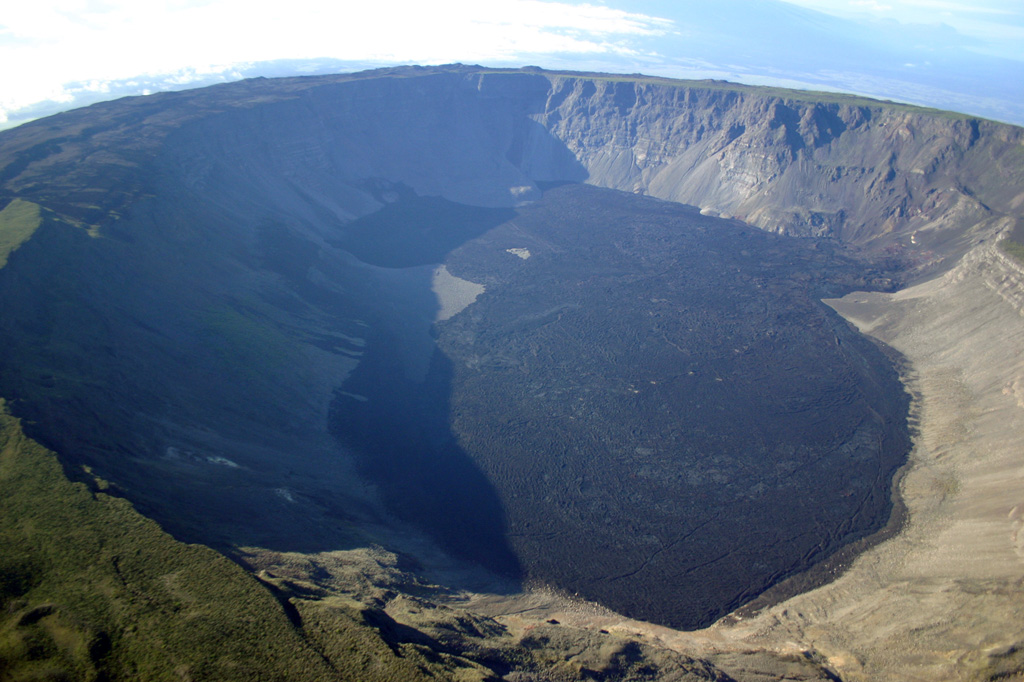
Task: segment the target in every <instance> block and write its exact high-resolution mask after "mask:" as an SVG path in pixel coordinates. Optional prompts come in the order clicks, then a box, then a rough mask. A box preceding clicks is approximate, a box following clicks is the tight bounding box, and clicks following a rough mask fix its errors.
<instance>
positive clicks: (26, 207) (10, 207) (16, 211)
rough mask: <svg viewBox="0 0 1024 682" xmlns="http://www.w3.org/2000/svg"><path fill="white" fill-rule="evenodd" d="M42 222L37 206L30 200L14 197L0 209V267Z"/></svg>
mask: <svg viewBox="0 0 1024 682" xmlns="http://www.w3.org/2000/svg"><path fill="white" fill-rule="evenodd" d="M40 224H42V217H41V216H40V213H39V206H38V205H37V204H33V203H32V202H31V201H25V200H23V199H15V200H14V201H12V202H11V203H9V204H7V206H6V207H5V208H4V210H2V211H0V268H2V267H3V266H5V265H7V257H8V256H9V255H11V252H12V251H14V250H15V249H17V248H18V247H19V246H21V244H22V243H24V241H25V240H26V239H28V238H29V237H31V236H32V233H33V232H35V231H36V228H37V227H39V225H40Z"/></svg>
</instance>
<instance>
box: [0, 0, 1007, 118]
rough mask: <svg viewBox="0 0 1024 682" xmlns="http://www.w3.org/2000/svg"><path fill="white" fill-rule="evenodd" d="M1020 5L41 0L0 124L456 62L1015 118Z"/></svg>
mask: <svg viewBox="0 0 1024 682" xmlns="http://www.w3.org/2000/svg"><path fill="white" fill-rule="evenodd" d="M1019 5H1020V3H1019V2H1014V1H1013V0H984V1H983V2H979V3H975V4H974V5H966V4H962V3H959V2H954V1H952V0H889V1H888V2H885V3H882V2H878V1H877V0H847V1H845V2H844V1H843V0H789V1H788V2H783V1H782V0H721V2H718V3H716V4H714V5H707V4H705V3H701V2H671V1H669V0H636V1H633V2H629V3H626V2H624V1H623V0H608V1H607V2H600V3H596V4H590V3H585V2H579V1H578V0H563V1H561V2H556V1H552V0H498V1H496V2H495V3H492V4H488V5H486V6H477V5H472V6H471V5H466V4H464V3H461V2H457V1H456V0H442V1H440V2H437V3H434V4H432V5H430V6H429V7H426V6H422V5H416V4H409V3H407V2H397V1H388V0H382V1H381V2H378V3H375V4H374V6H373V7H360V8H355V9H344V8H338V7H334V6H332V5H328V4H323V3H321V2H320V1H319V0H295V2H294V3H292V4H291V5H290V6H289V8H288V9H287V11H286V10H285V8H281V7H275V8H272V9H269V10H266V11H263V12H252V11H250V10H249V9H248V8H246V7H245V6H244V5H243V4H242V3H241V2H240V0H195V1H194V2H190V3H186V4H173V3H172V4H171V5H157V6H155V7H140V6H138V5H136V4H131V3H128V2H127V1H126V0H111V2H109V3H106V4H104V5H103V7H102V8H97V7H95V6H93V5H86V6H85V7H84V8H79V7H70V6H66V3H64V2H61V1H60V0H52V1H50V2H42V3H38V4H35V5H33V6H31V7H16V8H13V9H12V10H11V11H8V12H5V15H6V16H5V17H4V19H3V20H2V21H3V23H2V24H0V58H2V59H3V60H4V62H5V63H7V64H18V65H19V67H20V68H18V69H8V70H7V71H6V72H5V73H3V74H0V128H2V127H11V126H14V125H17V124H20V123H24V122H27V121H29V120H33V119H35V118H41V117H43V116H47V115H50V114H53V113H57V112H59V111H64V110H67V109H72V108H77V107H79V106H84V105H87V104H91V103H94V102H97V101H103V100H108V99H115V98H118V97H123V96H128V95H144V94H148V93H151V92H157V91H166V90H180V89H184V88H189V87H201V86H204V85H211V84H215V83H222V82H229V81H234V80H240V79H243V78H250V77H257V76H267V77H273V76H298V75H312V74H323V73H337V72H351V71H361V70H364V69H367V68H378V67H385V66H399V65H407V64H422V65H427V66H431V65H440V64H446V63H455V62H460V63H466V64H480V65H482V66H488V67H497V68H518V67H521V66H526V65H537V66H540V67H542V68H545V69H549V70H556V71H557V70H572V71H597V72H603V73H615V74H624V75H628V74H633V73H641V74H643V75H645V76H652V77H666V78H678V79H695V80H701V79H706V78H711V79H715V80H726V81H730V82H735V83H738V84H741V85H767V86H774V87H786V88H791V89H795V90H811V91H824V92H844V93H848V94H852V95H858V96H864V97H870V98H874V99H882V100H891V101H895V102H899V103H906V104H915V105H919V106H925V107H930V108H936V109H942V110H949V111H954V112H958V113H963V114H967V115H972V116H979V117H983V118H989V119H994V120H997V121H1003V122H1007V123H1012V124H1017V125H1024V6H1019ZM309 17H317V19H318V20H317V21H315V22H310V21H309ZM224 26H231V27H232V28H231V31H230V32H226V31H224V30H222V27H224ZM97 46H103V49H97Z"/></svg>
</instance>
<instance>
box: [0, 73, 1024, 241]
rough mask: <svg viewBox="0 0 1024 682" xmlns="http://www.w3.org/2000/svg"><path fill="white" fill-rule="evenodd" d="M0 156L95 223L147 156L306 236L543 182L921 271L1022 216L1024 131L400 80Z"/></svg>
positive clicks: (910, 113) (309, 91)
mask: <svg viewBox="0 0 1024 682" xmlns="http://www.w3.org/2000/svg"><path fill="white" fill-rule="evenodd" d="M143 124H144V125H145V130H146V132H145V134H142V135H140V134H139V131H140V126H142V125H143ZM3 139H4V145H3V147H4V152H3V154H4V158H3V160H2V161H3V163H4V168H3V171H2V175H0V177H2V179H3V180H4V196H12V195H13V194H18V195H21V196H26V198H28V197H30V196H36V197H37V198H39V199H42V200H43V201H42V202H41V203H43V204H44V205H48V206H51V207H52V208H57V206H55V204H56V205H60V206H63V207H64V208H65V209H66V210H67V211H68V212H70V213H73V214H78V215H79V216H81V217H84V218H85V219H87V220H90V219H97V218H99V217H100V216H101V215H103V212H102V211H103V210H114V211H116V210H119V207H120V208H123V207H124V205H125V204H126V203H130V201H132V200H133V197H136V198H137V197H138V196H140V195H142V194H144V193H145V192H146V188H145V184H146V182H145V180H146V176H145V174H144V173H141V174H140V173H139V172H138V171H139V170H140V169H142V168H145V167H147V166H149V167H151V166H152V163H153V162H154V159H160V161H159V163H160V164H170V165H171V167H172V168H173V169H174V172H175V173H180V174H181V177H182V178H184V179H185V180H186V182H187V183H188V185H189V187H190V188H191V189H192V190H194V191H196V192H200V193H202V192H203V191H205V190H206V189H208V190H209V191H210V192H214V193H216V194H217V195H218V196H221V195H225V194H226V199H221V200H228V201H230V200H231V196H232V195H233V194H237V192H238V191H239V189H238V188H239V187H245V188H247V189H249V190H253V192H252V193H251V195H257V196H260V197H262V202H263V203H264V204H267V205H270V204H275V203H277V204H279V203H281V202H285V203H289V204H291V205H292V208H294V209H296V210H297V211H298V213H297V215H298V217H299V218H304V219H306V221H307V222H316V221H321V220H322V218H324V217H325V216H329V217H331V218H333V219H336V220H337V222H339V223H343V222H345V221H348V220H351V219H352V218H353V217H355V216H357V215H360V214H363V213H366V212H370V211H372V210H375V209H376V208H379V207H380V206H381V205H382V202H381V201H380V197H379V196H377V197H374V194H373V191H371V190H369V189H368V187H367V184H366V183H367V181H368V180H385V181H388V182H391V183H403V184H406V185H408V186H410V187H411V188H413V189H414V190H415V191H416V192H417V193H418V194H421V195H440V196H443V197H445V198H447V199H450V200H453V201H459V202H463V203H469V204H474V205H487V206H502V205H504V206H511V205H515V204H516V203H519V202H521V201H524V200H530V199H533V198H536V197H537V190H536V186H535V182H537V181H575V182H580V181H582V182H588V183H591V184H596V185H600V186H603V187H610V188H614V189H620V190H625V191H635V192H643V193H647V194H650V195H652V196H656V197H659V198H663V199H668V200H671V201H679V202H683V203H688V204H692V205H695V206H699V207H700V208H702V209H704V210H706V211H707V212H709V213H712V214H721V215H728V216H734V217H736V218H739V219H741V220H744V221H745V222H748V223H750V224H752V225H755V226H757V227H760V228H763V229H766V230H770V231H773V232H780V233H784V234H790V235H796V236H818V237H821V236H827V237H835V238H839V239H842V240H844V241H848V242H854V243H858V244H868V243H875V244H878V245H885V246H893V247H898V248H905V249H906V250H907V251H908V253H911V254H914V255H915V256H916V257H917V258H918V259H920V260H930V259H935V258H937V257H939V256H941V255H943V254H947V253H952V252H961V251H962V250H963V249H964V248H965V247H966V246H967V245H968V244H969V243H972V240H976V239H978V238H979V237H977V235H975V236H974V237H970V236H967V233H968V232H971V231H972V230H973V229H974V228H977V227H979V226H984V225H987V224H989V223H990V222H991V221H992V220H994V219H998V218H1000V217H1003V216H1007V215H1009V216H1013V217H1014V220H1016V219H1017V217H1018V216H1019V215H1020V212H1021V211H1022V210H1024V192H1022V191H1021V189H1020V187H1021V185H1022V183H1024V170H1022V169H1024V131H1022V130H1021V129H1019V128H1016V127H1013V126H1008V125H1004V124H998V123H993V122H989V121H983V120H977V119H970V118H967V117H961V116H957V115H954V114H946V113H943V112H933V111H929V110H923V109H916V108H912V107H905V106H899V105H889V104H883V103H879V102H873V101H870V100H862V99H857V98H852V97H844V96H836V95H828V94H825V93H822V94H821V96H820V97H818V98H817V101H816V100H815V96H813V95H806V94H800V93H795V92H791V91H776V90H770V89H756V88H748V87H743V86H732V85H729V84H723V83H714V82H707V83H704V82H700V83H695V82H678V81H667V80H658V79H640V80H629V79H624V78H613V77H607V76H601V75H596V76H584V75H557V74H549V73H543V72H540V73H538V72H493V71H487V70H481V69H479V68H474V67H449V68H440V69H423V68H419V67H414V68H408V69H389V70H382V71H381V72H370V73H367V74H357V75H354V76H330V77H316V78H308V79H302V78H300V79H282V80H279V81H260V80H255V81H245V82H242V83H237V84H231V85H226V86H219V87H217V88H210V89H205V90H201V91H196V92H185V93H173V94H171V93H169V94H165V95H160V96H156V97H151V98H134V99H130V100H124V101H122V102H120V103H117V105H116V106H115V104H114V103H107V104H104V105H97V106H96V107H90V108H89V109H86V110H82V111H75V112H69V113H67V114H62V115H60V116H57V117H54V118H52V119H47V120H46V122H45V123H44V122H36V123H33V124H29V125H28V126H22V127H21V128H19V129H17V130H14V131H10V132H8V133H6V134H5V135H4V138H3ZM83 159H84V161H83ZM41 174H46V175H47V178H48V180H47V182H46V184H45V186H40V185H39V184H38V182H37V180H38V178H39V177H40V176H41ZM54 177H58V178H59V180H58V181H57V182H54V181H53V178H54ZM83 186H85V187H89V188H90V190H91V191H92V194H91V195H89V196H85V195H83V191H84V190H83ZM99 191H102V192H103V195H102V196H101V197H100V200H99V201H97V199H96V197H97V194H96V192H99ZM251 195H250V198H248V199H246V200H245V201H246V203H247V204H248V205H250V206H251V205H253V200H252V198H251Z"/></svg>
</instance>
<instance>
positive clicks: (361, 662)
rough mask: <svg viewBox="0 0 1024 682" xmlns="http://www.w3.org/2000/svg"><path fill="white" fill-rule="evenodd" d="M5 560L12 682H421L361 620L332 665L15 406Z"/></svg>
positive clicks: (334, 630) (240, 577)
mask: <svg viewBox="0 0 1024 682" xmlns="http://www.w3.org/2000/svg"><path fill="white" fill-rule="evenodd" d="M97 487H98V488H99V489H102V487H103V484H102V482H98V483H97ZM0 550H2V551H0V680H29V679H33V680H35V679H53V680H57V679H76V680H94V679H113V680H118V679H147V680H159V679H196V680H201V679H208V680H254V679H259V680H274V679H282V680H283V679H302V680H328V679H353V680H355V679H358V680H373V679H379V680H388V679H395V680H398V679H401V680H409V679H415V678H417V677H419V672H418V666H417V665H416V661H414V660H409V659H408V658H407V659H398V658H395V657H394V656H393V655H392V654H391V651H390V650H389V649H388V647H387V645H386V644H385V643H384V642H383V641H382V640H381V639H380V638H379V637H378V636H377V633H376V631H375V630H373V629H370V628H367V627H366V626H364V625H361V624H360V623H359V620H360V617H359V614H358V612H355V611H351V612H349V611H337V612H334V613H332V614H331V617H330V620H331V625H330V629H331V636H328V637H327V639H328V640H332V641H330V647H327V648H326V650H325V652H324V653H325V654H326V659H327V660H325V657H324V656H321V655H320V654H319V653H318V652H316V651H314V649H313V647H312V646H310V643H309V642H308V641H307V640H306V639H304V637H303V635H302V633H301V632H300V631H299V630H297V629H295V628H294V627H293V626H292V624H291V623H290V622H289V620H288V617H287V616H286V614H285V613H284V610H283V609H282V607H281V605H280V604H279V603H278V602H277V601H276V600H275V599H274V597H273V596H271V594H270V593H269V592H268V591H267V590H265V589H264V588H263V587H261V586H260V585H259V584H258V583H257V582H255V581H254V580H253V578H252V577H251V576H250V575H248V574H247V573H246V572H245V571H243V570H242V569H241V568H240V567H238V566H236V565H235V564H233V563H231V562H230V561H228V560H227V559H226V558H224V557H223V556H221V555H220V554H217V553H216V552H214V551H213V550H211V549H208V548H206V547H202V546H198V545H185V544H182V543H179V542H177V541H175V540H174V539H173V538H171V537H170V536H169V535H167V534H166V533H164V532H163V531H162V530H161V529H160V528H159V527H158V526H157V524H156V523H154V522H153V521H150V520H149V519H147V518H145V517H143V516H141V515H140V514H138V513H137V512H136V511H135V510H134V508H133V507H132V506H131V505H130V504H129V503H128V502H127V501H125V500H122V499H119V498H116V497H111V496H109V495H107V494H104V493H103V492H99V491H96V492H93V491H91V490H90V489H89V487H87V486H86V485H85V484H83V483H72V482H71V481H69V480H68V479H67V478H66V477H65V475H64V473H63V471H62V469H61V466H60V464H59V463H58V461H57V458H56V456H55V455H54V454H53V453H51V452H49V451H47V450H46V449H44V448H43V447H42V446H40V445H39V444H37V443H35V442H34V441H32V440H30V439H29V438H27V437H26V436H25V435H24V434H23V433H22V430H21V426H20V422H19V421H18V420H16V419H14V418H13V417H11V416H10V414H9V413H8V411H7V409H6V405H4V404H3V403H2V402H0ZM307 609H308V607H307ZM325 615H326V614H325ZM314 622H316V627H315V630H316V631H317V632H316V634H314V635H313V638H314V640H315V641H320V640H323V639H324V633H323V632H320V630H322V626H323V622H322V617H319V618H314Z"/></svg>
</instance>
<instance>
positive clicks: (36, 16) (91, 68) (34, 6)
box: [0, 0, 671, 110]
mask: <svg viewBox="0 0 1024 682" xmlns="http://www.w3.org/2000/svg"><path fill="white" fill-rule="evenodd" d="M9 5H10V6H9V7H5V9H4V13H3V17H2V19H0V21H2V25H0V63H3V64H5V68H4V69H3V70H2V73H0V108H3V109H8V110H10V109H12V108H17V107H19V106H25V105H27V104H29V103H32V102H36V101H39V100H44V99H50V100H54V99H59V98H61V97H64V96H66V94H65V92H64V90H65V88H64V86H65V85H66V84H69V83H73V82H85V81H91V80H102V81H106V80H116V79H128V78H132V77H135V76H139V75H154V74H167V73H175V72H177V71H181V70H183V69H187V70H190V71H193V72H196V73H203V72H207V73H209V72H215V71H222V70H224V69H225V68H227V67H228V66H229V65H231V64H236V63H246V62H259V61H268V60H274V59H284V58H290V59H311V58H322V57H333V58H337V59H350V60H365V61H397V62H417V63H439V62H448V61H493V60H502V59H514V58H515V56H516V55H517V54H523V53H530V54H540V53H576V54H585V53H596V54H600V53H608V54H613V53H619V54H630V53H633V52H637V48H636V45H634V44H631V41H634V40H636V39H642V38H644V37H649V36H652V35H660V34H663V33H664V32H666V31H669V30H671V22H670V21H667V20H664V19H659V18H656V17H651V16H646V15H643V14H638V13H633V12H627V11H624V10H620V9H615V8H612V7H607V6H603V5H590V4H571V3H569V2H546V1H541V0H491V1H490V2H486V3H481V2H467V1H466V0H438V1H436V2H409V1H407V0H375V1H373V2H366V3H340V2H336V1H335V2H325V1H324V0H289V1H288V2H281V3H274V4H269V5H261V6H258V9H257V6H254V5H253V4H252V2H250V0H147V1H146V2H138V0H107V1H96V0H37V1H36V2H33V3H9ZM10 65H18V66H17V68H11V66H10ZM182 77H185V78H187V77H188V76H187V75H183V76H182Z"/></svg>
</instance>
